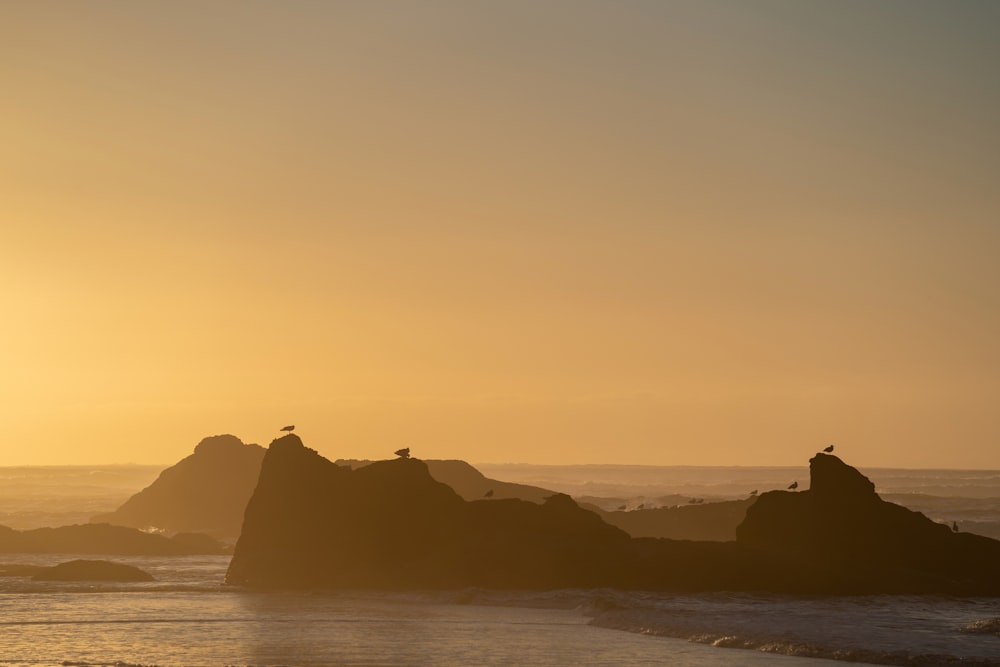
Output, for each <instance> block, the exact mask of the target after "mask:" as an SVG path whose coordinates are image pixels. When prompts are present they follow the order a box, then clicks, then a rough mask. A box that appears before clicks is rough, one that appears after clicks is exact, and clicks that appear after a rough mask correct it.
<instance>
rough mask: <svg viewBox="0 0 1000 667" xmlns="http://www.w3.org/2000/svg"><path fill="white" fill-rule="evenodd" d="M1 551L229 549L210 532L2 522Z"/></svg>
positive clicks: (143, 552)
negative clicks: (28, 526)
mask: <svg viewBox="0 0 1000 667" xmlns="http://www.w3.org/2000/svg"><path fill="white" fill-rule="evenodd" d="M0 553H65V554H120V555H130V556H187V555H193V554H222V553H226V549H225V547H224V546H223V545H222V544H219V543H218V542H217V541H215V540H213V539H211V538H209V537H207V536H201V537H192V536H177V537H176V538H168V537H165V536H163V535H155V534H150V533H144V532H142V531H141V530H137V529H135V528H127V527H125V526H112V525H110V524H106V523H98V524H81V525H74V526H60V527H58V528H35V529H34V530H14V529H13V528H8V527H7V526H0Z"/></svg>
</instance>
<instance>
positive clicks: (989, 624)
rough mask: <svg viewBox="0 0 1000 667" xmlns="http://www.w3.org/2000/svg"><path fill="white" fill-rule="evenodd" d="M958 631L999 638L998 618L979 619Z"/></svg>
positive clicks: (999, 622)
mask: <svg viewBox="0 0 1000 667" xmlns="http://www.w3.org/2000/svg"><path fill="white" fill-rule="evenodd" d="M958 631H959V632H964V633H966V634H970V635H996V636H998V637H1000V617H997V618H984V619H980V620H978V621H975V622H973V623H969V624H968V625H965V626H962V627H961V628H959V630H958Z"/></svg>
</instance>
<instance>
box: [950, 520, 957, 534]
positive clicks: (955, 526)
mask: <svg viewBox="0 0 1000 667" xmlns="http://www.w3.org/2000/svg"><path fill="white" fill-rule="evenodd" d="M951 529H952V531H954V532H956V533H957V532H958V522H957V521H952V522H951Z"/></svg>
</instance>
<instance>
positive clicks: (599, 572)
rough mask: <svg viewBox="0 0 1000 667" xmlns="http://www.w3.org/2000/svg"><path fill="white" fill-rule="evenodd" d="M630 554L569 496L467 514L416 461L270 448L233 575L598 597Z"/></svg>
mask: <svg viewBox="0 0 1000 667" xmlns="http://www.w3.org/2000/svg"><path fill="white" fill-rule="evenodd" d="M628 542H629V538H628V536H627V535H626V534H625V533H623V532H621V531H620V530H618V529H616V528H613V527H611V526H609V525H607V524H605V523H604V522H602V521H601V520H600V519H599V518H598V517H597V516H596V515H595V514H593V513H592V512H587V511H586V510H582V509H580V508H579V507H578V506H577V505H576V503H574V502H573V501H572V500H571V499H570V498H569V497H568V496H562V495H558V494H557V495H554V496H552V497H550V498H549V499H548V500H546V501H545V503H544V504H542V505H538V504H534V503H530V502H526V501H522V500H513V499H501V500H493V499H490V500H479V501H475V502H466V501H465V500H463V499H462V498H461V497H460V496H459V495H458V494H457V493H455V491H454V490H453V489H452V488H450V487H449V486H447V485H446V484H443V483H441V482H439V481H437V480H435V479H434V478H433V477H431V475H430V472H429V471H428V467H427V465H426V464H425V463H424V462H423V461H420V460H418V459H402V458H400V459H396V460H393V461H378V462H375V463H372V464H371V465H367V466H364V467H360V468H357V469H353V470H352V469H350V468H348V467H342V466H337V465H335V464H333V463H331V462H330V461H328V460H326V459H324V458H323V457H322V456H320V455H319V454H317V453H316V452H315V451H313V450H311V449H307V448H306V447H305V446H303V444H302V442H301V441H300V440H299V439H298V437H297V436H295V435H287V436H285V437H283V438H280V439H278V440H276V441H275V442H273V443H272V444H271V447H270V449H269V450H268V453H267V456H266V457H265V459H264V464H263V466H262V468H261V476H260V480H259V482H258V485H257V489H256V491H255V493H254V496H253V498H251V500H250V503H249V504H248V505H247V510H246V518H245V521H244V525H243V531H242V534H241V535H240V539H239V541H238V542H237V544H236V550H235V553H234V555H233V561H232V563H231V565H230V568H229V572H228V575H227V581H228V582H229V583H236V584H245V585H254V586H266V587H330V588H355V587H361V588H441V587H464V586H489V587H497V588H512V587H519V588H538V587H548V586H555V587H558V586H577V585H599V584H600V583H602V582H603V581H605V579H606V577H604V576H603V573H604V572H606V571H608V570H612V569H614V568H615V567H616V565H617V557H618V556H619V555H620V552H621V550H622V548H623V547H624V546H625V545H627V543H628Z"/></svg>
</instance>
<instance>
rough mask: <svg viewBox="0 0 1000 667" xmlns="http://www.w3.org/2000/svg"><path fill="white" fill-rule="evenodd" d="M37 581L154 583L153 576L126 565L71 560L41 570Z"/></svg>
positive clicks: (36, 578) (104, 561)
mask: <svg viewBox="0 0 1000 667" xmlns="http://www.w3.org/2000/svg"><path fill="white" fill-rule="evenodd" d="M32 578H33V579H35V580H36V581H153V580H154V579H153V575H151V574H149V573H148V572H146V571H145V570H140V569H139V568H137V567H134V566H132V565H126V564H125V563H112V562H111V561H106V560H71V561H68V562H66V563H59V564H58V565H53V566H52V567H46V568H41V569H40V571H38V572H37V573H35V575H34V576H33V577H32Z"/></svg>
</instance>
